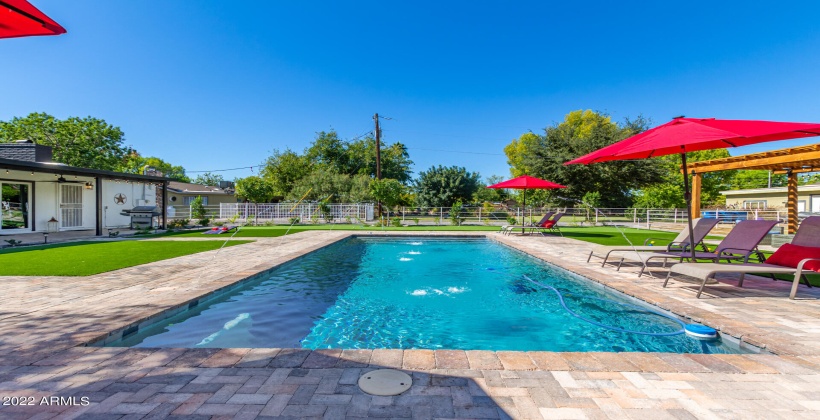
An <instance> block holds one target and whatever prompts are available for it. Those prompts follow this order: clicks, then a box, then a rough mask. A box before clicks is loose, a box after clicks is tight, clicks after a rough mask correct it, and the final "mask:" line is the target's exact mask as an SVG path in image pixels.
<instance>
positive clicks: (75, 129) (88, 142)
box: [0, 113, 131, 171]
mask: <svg viewBox="0 0 820 420" xmlns="http://www.w3.org/2000/svg"><path fill="white" fill-rule="evenodd" d="M21 139H28V140H31V141H33V142H34V143H36V144H42V145H45V146H51V148H52V152H53V159H54V161H55V162H60V163H65V164H66V165H70V166H78V167H81V168H90V169H101V170H108V171H114V170H116V169H117V167H118V166H119V165H120V164H121V163H122V161H123V159H124V158H125V157H126V155H127V154H128V153H129V152H130V151H131V150H130V149H129V148H128V147H126V146H124V145H123V141H124V134H123V132H122V130H120V128H119V127H114V126H113V125H111V124H108V123H107V122H105V121H104V120H101V119H97V118H93V117H85V118H78V117H69V118H68V119H65V120H59V119H57V118H54V117H53V116H51V115H48V114H46V113H31V114H29V115H28V116H27V117H24V118H19V117H14V118H12V119H11V121H0V143H8V142H12V141H15V140H21Z"/></svg>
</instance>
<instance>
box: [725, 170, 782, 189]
mask: <svg viewBox="0 0 820 420" xmlns="http://www.w3.org/2000/svg"><path fill="white" fill-rule="evenodd" d="M771 180H772V187H785V186H786V184H787V182H788V177H786V175H785V174H771ZM768 186H769V171H761V170H739V171H737V173H735V176H734V177H733V178H732V179H731V182H730V183H729V185H727V188H726V189H730V188H731V189H738V190H743V189H749V188H766V187H768Z"/></svg>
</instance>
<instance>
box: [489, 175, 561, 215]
mask: <svg viewBox="0 0 820 420" xmlns="http://www.w3.org/2000/svg"><path fill="white" fill-rule="evenodd" d="M487 188H496V189H500V188H511V189H515V190H534V189H542V190H552V189H557V188H566V186H564V185H561V184H556V183H554V182H550V181H547V180H544V179H541V178H536V177H533V176H529V175H521V176H519V177H516V178H513V179H508V180H506V181H503V182H499V183H498V184H493V185H489V186H487ZM526 205H527V193H526V192H524V206H525V207H526ZM521 224H522V225H523V224H524V216H523V212H522V216H521Z"/></svg>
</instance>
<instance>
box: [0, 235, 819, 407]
mask: <svg viewBox="0 0 820 420" xmlns="http://www.w3.org/2000/svg"><path fill="white" fill-rule="evenodd" d="M354 234H360V235H361V234H363V233H361V232H359V233H357V232H342V231H308V232H302V233H298V234H294V235H288V236H285V237H279V238H259V239H257V240H256V242H254V243H251V244H246V245H241V246H235V247H230V248H225V249H223V250H221V251H219V252H217V251H209V252H205V253H200V254H195V255H189V256H185V257H179V258H174V259H170V260H165V261H158V262H155V263H151V264H146V265H144V266H139V267H132V268H127V269H122V270H118V271H114V272H110V273H103V274H99V275H95V276H89V277H83V278H77V277H59V278H56V277H0V282H2V293H0V399H2V400H0V404H3V403H6V404H9V405H0V418H2V419H14V418H52V417H57V418H129V419H131V418H133V419H138V418H168V417H171V418H173V417H176V416H179V417H182V416H185V417H190V418H254V417H263V418H264V417H274V418H292V417H313V418H330V419H335V418H376V417H385V418H387V417H389V418H411V417H412V418H548V419H553V418H567V419H583V418H593V419H594V418H642V419H646V418H651V419H664V418H669V419H672V418H677V419H686V418H767V419H768V418H790V419H794V418H818V417H820V323H819V322H818V321H820V301H818V298H820V290H815V289H807V288H805V286H801V287H800V289H799V291H798V299H797V300H793V301H792V300H789V299H788V298H787V296H788V289H789V287H790V282H774V281H772V280H770V279H762V278H757V277H749V278H747V280H746V282H745V283H744V288H742V289H740V288H737V287H734V284H736V282H735V281H734V280H731V279H728V280H727V279H723V278H721V279H720V284H718V285H712V286H709V287H707V289H706V292H705V293H704V296H703V298H701V299H695V294H694V289H695V285H694V283H688V282H686V281H683V280H676V281H673V282H672V283H671V284H670V286H669V287H668V288H666V289H664V288H662V287H660V286H661V283H662V278H663V276H665V271H663V270H661V269H653V270H652V271H653V273H654V274H655V276H658V277H659V278H660V279H659V278H658V277H656V278H652V277H646V276H645V277H643V278H641V279H638V278H637V275H636V272H637V271H636V270H635V269H631V268H625V269H622V270H621V272H616V271H615V270H614V269H613V268H611V267H604V268H601V267H600V266H599V264H592V263H590V264H587V263H586V262H585V261H586V258H587V253H588V250H589V248H590V245H589V244H588V243H584V242H580V241H575V240H572V239H566V238H561V237H538V236H530V237H506V236H502V235H498V234H494V233H489V234H486V236H487V237H489V238H491V239H493V240H496V241H499V242H502V243H504V244H507V245H509V246H512V247H514V248H516V249H519V250H521V251H523V252H526V253H528V254H531V255H533V256H535V257H537V258H540V259H543V260H545V261H547V262H551V263H554V264H557V265H561V266H563V267H565V268H567V269H569V270H571V271H574V272H576V273H578V274H581V275H584V276H586V277H588V278H590V279H592V280H593V281H596V282H599V283H601V284H604V285H606V286H608V287H611V288H614V289H617V290H620V291H622V292H624V293H626V294H629V295H631V296H635V297H636V298H638V299H642V300H645V301H647V302H650V303H653V304H655V305H658V306H659V307H661V308H663V309H666V310H669V311H671V312H674V313H676V314H678V315H681V316H684V317H688V318H691V319H693V320H695V321H697V322H702V323H705V324H707V325H710V326H712V327H715V328H718V329H720V330H721V332H722V334H724V336H731V337H734V338H736V339H739V340H740V341H741V342H742V343H747V344H750V345H754V346H757V347H762V348H763V349H764V350H765V351H764V352H763V353H761V354H744V355H698V354H671V353H550V352H510V351H499V352H490V351H453V350H443V351H432V350H392V349H376V350H320V351H309V350H303V349H143V348H139V349H137V348H134V349H130V348H103V347H85V344H87V343H90V342H94V341H97V340H99V339H101V338H104V337H106V335H107V334H108V333H110V332H112V331H121V330H122V329H123V328H125V327H128V326H131V325H136V324H139V323H140V322H142V321H145V320H146V319H149V318H150V317H151V316H153V315H155V314H157V313H160V312H162V311H165V310H168V309H172V308H177V307H182V306H184V305H187V303H188V302H189V301H191V300H194V299H197V298H199V297H201V296H203V295H205V294H207V293H209V292H211V291H214V290H217V289H221V288H226V287H230V286H231V285H233V284H235V283H237V282H240V281H242V280H244V279H248V278H252V277H253V276H255V275H257V274H258V273H260V272H263V271H265V270H268V269H270V268H272V267H275V266H277V265H279V264H282V263H284V262H286V261H289V260H292V259H294V258H297V257H299V256H301V255H304V254H306V253H308V252H311V251H313V250H315V249H318V248H320V247H323V246H326V245H328V244H330V243H333V242H336V241H338V240H341V239H343V238H345V237H347V236H350V235H354ZM364 234H371V233H364ZM373 234H378V233H373ZM390 234H391V235H394V234H396V232H390ZM416 234H417V233H416ZM431 234H433V235H453V234H457V235H460V236H464V235H465V233H463V232H458V233H446V232H437V233H431ZM473 236H485V234H484V233H480V234H475V235H473ZM216 239H217V240H218V239H224V238H216ZM164 240H170V239H164ZM818 289H820V288H818ZM381 367H389V368H396V369H401V370H404V371H405V372H407V373H409V374H411V375H412V377H413V386H412V387H411V388H410V390H409V391H407V392H405V393H404V394H402V395H399V396H395V397H376V396H370V395H368V394H365V393H363V392H362V391H361V390H359V388H358V387H357V386H356V382H357V380H358V378H359V376H360V375H361V374H362V373H364V372H366V371H368V370H371V369H375V368H381ZM44 397H45V399H43V398H44ZM21 403H24V404H31V405H22V404H21Z"/></svg>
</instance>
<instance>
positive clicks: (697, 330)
mask: <svg viewBox="0 0 820 420" xmlns="http://www.w3.org/2000/svg"><path fill="white" fill-rule="evenodd" d="M684 331H685V332H686V335H688V336H690V337H694V338H706V339H710V338H717V330H716V329H714V328H712V327H707V326H706V325H699V324H687V325H686V327H684Z"/></svg>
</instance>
